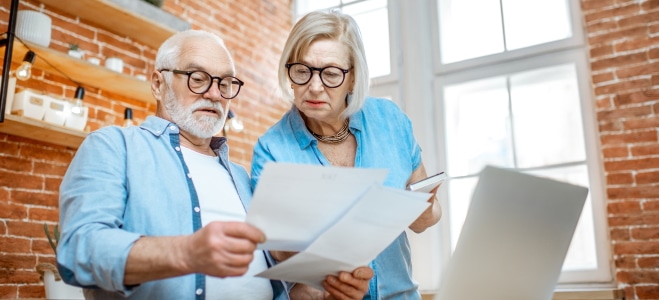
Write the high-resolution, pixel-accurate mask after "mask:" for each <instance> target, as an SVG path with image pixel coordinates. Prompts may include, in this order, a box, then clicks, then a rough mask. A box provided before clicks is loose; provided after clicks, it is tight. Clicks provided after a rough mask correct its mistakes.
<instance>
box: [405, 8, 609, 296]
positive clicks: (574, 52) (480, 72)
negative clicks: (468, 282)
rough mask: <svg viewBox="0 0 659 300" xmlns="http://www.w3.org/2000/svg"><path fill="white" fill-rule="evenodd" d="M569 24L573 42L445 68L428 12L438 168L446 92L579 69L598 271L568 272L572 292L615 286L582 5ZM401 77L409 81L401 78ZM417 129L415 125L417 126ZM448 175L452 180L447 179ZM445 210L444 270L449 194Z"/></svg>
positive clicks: (442, 162)
mask: <svg viewBox="0 0 659 300" xmlns="http://www.w3.org/2000/svg"><path fill="white" fill-rule="evenodd" d="M569 3H570V7H569V9H570V13H571V15H570V19H571V22H572V31H573V36H572V37H570V38H568V39H564V40H560V41H555V42H549V43H545V44H541V45H536V46H532V47H528V48H522V49H517V50H512V51H507V52H504V53H499V54H493V55H488V56H484V57H480V58H475V59H470V60H465V61H459V62H454V63H449V64H442V63H441V61H440V57H441V56H440V55H441V53H440V47H439V29H440V27H439V26H440V24H439V22H438V20H437V16H438V14H437V9H438V7H437V5H438V4H437V1H432V7H431V8H430V9H428V11H430V14H432V15H431V16H430V17H429V18H430V19H431V20H432V23H433V27H432V28H433V29H434V31H433V35H432V36H433V44H432V45H433V52H434V53H435V54H436V55H435V56H434V57H433V61H434V74H435V78H434V80H433V81H434V90H435V94H434V96H433V97H434V99H436V101H435V104H436V105H435V107H434V115H435V116H436V117H435V120H436V121H437V123H436V124H435V125H436V126H435V130H436V132H437V133H439V134H437V135H436V140H435V141H434V142H435V143H436V149H437V153H436V154H437V157H438V165H437V168H439V169H445V168H446V167H447V163H446V157H447V151H446V147H445V146H446V141H445V138H444V136H443V134H441V133H442V132H445V126H444V124H443V120H442V118H441V116H442V115H443V107H442V104H443V99H442V92H441V91H442V88H443V86H446V85H450V84H454V83H458V82H465V81H471V80H476V79H480V78H488V77H493V76H497V75H502V74H509V73H515V72H519V71H523V70H529V69H535V68H540V67H543V66H552V65H557V64H561V63H574V64H575V66H576V67H577V77H578V85H579V90H580V98H581V110H582V119H583V124H584V141H585V147H586V149H585V150H586V166H587V167H588V172H589V180H590V196H591V200H592V210H593V222H594V226H593V227H594V230H595V243H596V251H597V252H598V254H597V264H598V268H597V269H596V270H589V271H566V272H562V273H561V276H560V278H559V286H558V287H559V288H562V287H572V286H576V285H584V284H588V285H594V286H595V285H602V284H604V285H606V284H610V283H612V281H613V277H612V269H613V265H612V260H611V253H610V243H609V236H608V225H607V220H606V192H605V179H604V172H603V170H602V161H601V147H600V144H599V137H598V135H597V120H596V116H595V107H594V106H593V99H594V97H593V95H592V87H591V86H592V85H591V75H590V71H589V70H590V69H589V64H588V58H587V53H588V52H587V51H588V48H587V45H586V44H585V39H584V36H585V35H584V32H583V30H584V29H583V26H582V14H581V9H580V6H579V1H574V0H572V1H570V2H569ZM403 76H405V75H404V74H403ZM415 124H416V121H415ZM449 175H450V174H449ZM439 198H440V201H441V204H442V206H443V207H444V208H445V209H444V212H445V214H444V215H443V217H442V218H444V220H442V222H440V234H441V240H442V241H441V243H440V244H441V245H442V248H441V250H440V252H441V256H442V259H441V261H442V265H443V266H444V265H446V262H448V259H449V258H450V254H451V237H450V228H449V221H448V220H449V218H450V216H449V215H448V214H447V213H446V212H448V209H446V208H448V191H447V190H441V194H440V195H439Z"/></svg>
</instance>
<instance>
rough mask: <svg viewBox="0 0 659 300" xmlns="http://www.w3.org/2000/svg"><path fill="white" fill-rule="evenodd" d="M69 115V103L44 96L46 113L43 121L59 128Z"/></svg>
mask: <svg viewBox="0 0 659 300" xmlns="http://www.w3.org/2000/svg"><path fill="white" fill-rule="evenodd" d="M70 114H71V103H69V102H68V101H65V100H59V99H56V98H53V97H48V96H46V113H44V116H43V120H44V121H46V122H48V123H50V124H55V125H59V126H64V121H65V120H66V119H67V117H68V116H69V115H70Z"/></svg>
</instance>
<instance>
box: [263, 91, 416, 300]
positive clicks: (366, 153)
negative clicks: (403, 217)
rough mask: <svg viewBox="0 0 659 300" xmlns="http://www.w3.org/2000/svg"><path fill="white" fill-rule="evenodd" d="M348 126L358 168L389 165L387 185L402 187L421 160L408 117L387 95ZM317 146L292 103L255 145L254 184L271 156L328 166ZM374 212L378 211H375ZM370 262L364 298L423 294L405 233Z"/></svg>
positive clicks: (371, 101) (368, 105)
mask: <svg viewBox="0 0 659 300" xmlns="http://www.w3.org/2000/svg"><path fill="white" fill-rule="evenodd" d="M349 127H350V131H351V132H352V134H353V135H354V136H355V138H356V139H357V153H356V157H355V167H357V168H378V169H388V170H389V173H388V175H387V179H386V180H385V185H387V186H391V187H397V188H401V189H404V188H405V185H406V183H407V181H408V179H409V178H410V176H411V175H412V172H413V171H414V170H416V168H418V167H419V166H420V164H421V149H420V147H419V145H418V143H417V142H416V140H415V138H414V134H413V132H412V124H411V122H410V120H409V118H408V117H407V116H406V115H405V114H404V113H403V112H402V111H401V110H400V109H399V108H398V107H397V106H396V104H395V103H393V102H391V101H389V100H386V99H377V98H368V99H367V100H366V103H365V104H364V107H363V108H362V109H361V110H360V111H359V112H357V113H356V114H354V115H353V116H351V117H350V125H349ZM317 145H318V141H317V140H316V139H315V138H314V137H313V136H312V135H311V133H309V131H308V130H307V129H306V126H305V124H304V121H303V120H302V117H301V115H300V112H299V111H298V110H297V108H295V107H292V108H291V110H289V111H288V112H287V113H286V114H285V115H284V116H283V117H282V119H281V120H279V121H278V122H277V123H276V124H275V125H273V126H272V127H271V128H270V129H268V131H267V132H266V133H265V134H264V135H263V136H261V137H260V138H259V140H258V142H257V144H256V145H255V146H254V156H253V160H252V186H253V187H254V188H255V187H256V185H257V184H258V180H259V176H260V174H261V171H262V169H263V166H264V165H265V163H266V162H269V161H276V162H289V163H301V164H317V165H324V166H329V165H330V163H329V161H328V160H327V159H326V158H325V157H324V156H323V154H322V153H321V152H320V150H318V147H317ZM373 213H374V214H377V211H374V212H373ZM367 246H368V245H355V247H367ZM346 251H350V249H346ZM370 266H371V268H373V269H374V270H375V277H374V279H373V280H371V282H370V284H371V287H370V290H369V293H368V294H367V295H366V296H365V297H364V299H420V298H421V296H420V294H419V292H418V284H417V283H416V282H415V281H414V279H413V278H412V265H411V259H410V247H409V242H408V240H407V236H406V234H405V232H403V233H401V234H400V236H398V238H396V240H395V241H394V242H393V243H392V244H391V245H389V246H388V247H387V248H386V249H385V250H384V251H383V252H382V253H380V254H379V255H378V256H377V257H376V258H375V260H374V261H373V262H371V264H370Z"/></svg>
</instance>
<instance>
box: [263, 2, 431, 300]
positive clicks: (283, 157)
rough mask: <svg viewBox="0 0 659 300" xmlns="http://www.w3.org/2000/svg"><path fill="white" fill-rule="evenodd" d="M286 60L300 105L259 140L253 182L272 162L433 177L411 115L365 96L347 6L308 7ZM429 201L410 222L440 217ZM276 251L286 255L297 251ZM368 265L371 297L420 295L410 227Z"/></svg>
mask: <svg viewBox="0 0 659 300" xmlns="http://www.w3.org/2000/svg"><path fill="white" fill-rule="evenodd" d="M279 65H280V68H279V87H280V89H281V90H282V92H283V94H284V96H285V97H288V99H289V100H291V102H292V103H293V106H292V107H291V109H290V110H289V111H288V112H287V113H286V114H285V115H284V116H283V117H282V119H281V120H279V121H278V122H277V123H276V124H275V125H273V126H272V127H271V128H270V129H268V131H267V132H266V133H265V134H264V135H263V136H261V137H260V138H259V140H258V142H257V144H256V145H255V147H254V155H253V161H252V186H254V187H255V186H256V184H257V182H258V180H259V175H260V174H261V171H262V169H263V166H264V165H265V164H266V163H267V162H268V161H275V162H289V163H290V162H293V163H300V164H319V165H324V166H343V167H357V168H379V169H382V168H386V169H388V170H389V173H388V177H387V179H386V181H385V185H388V186H392V187H398V188H401V189H404V188H405V187H406V185H407V184H409V183H410V182H414V181H417V180H420V179H423V178H425V177H426V171H425V168H424V166H423V163H422V161H421V149H420V147H419V145H418V143H417V142H416V140H415V138H414V135H413V132H412V125H411V122H410V120H409V119H408V118H407V116H406V115H405V114H404V113H403V112H402V111H401V110H400V109H399V108H398V107H397V106H396V105H395V104H394V103H393V102H391V101H389V100H386V99H376V98H370V97H367V96H366V95H367V93H368V82H369V76H368V69H367V66H366V56H365V52H364V46H363V43H362V40H361V36H360V32H359V28H358V26H357V24H356V22H355V21H354V19H352V18H351V17H350V16H348V15H345V14H342V13H340V12H329V13H325V12H312V13H309V14H308V15H306V16H305V17H303V18H302V19H300V20H299V21H298V22H297V24H295V26H294V27H293V29H292V31H291V33H290V35H289V37H288V39H287V41H286V45H285V47H284V51H283V53H282V56H281V59H280V61H279ZM434 192H436V189H435V190H434V191H433V193H434ZM428 201H429V202H430V203H431V205H430V206H429V208H428V209H427V210H426V211H425V212H423V214H421V216H420V217H419V218H418V219H417V220H415V221H414V222H413V223H412V224H410V226H409V228H410V229H411V230H412V231H414V232H417V233H419V232H422V231H424V230H425V229H426V228H428V227H429V226H432V225H434V224H435V223H437V222H438V221H439V218H440V216H441V210H440V206H439V204H438V202H437V199H436V197H435V196H434V194H433V196H432V197H431V198H430V199H429V200H428ZM373 214H377V211H374V212H373ZM355 246H356V247H360V245H355ZM363 246H368V245H363ZM346 251H350V250H349V249H346ZM273 255H274V257H275V258H276V259H277V260H282V259H286V258H287V257H288V256H290V255H291V253H273ZM369 266H370V268H371V269H372V270H373V271H374V273H375V276H374V277H373V278H372V279H371V281H370V283H369V291H368V293H367V294H366V296H365V299H420V298H421V296H420V294H419V292H418V285H417V283H416V282H415V281H414V279H413V278H412V267H411V260H410V247H409V243H408V240H407V236H406V234H405V232H403V233H401V234H400V236H398V237H397V238H396V240H395V241H394V242H393V243H392V244H391V245H389V246H388V247H387V248H386V249H385V250H384V251H383V252H382V253H380V254H379V255H378V256H377V257H376V258H375V260H373V261H372V262H371V263H370V265H369Z"/></svg>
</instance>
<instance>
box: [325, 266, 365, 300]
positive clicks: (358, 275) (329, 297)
mask: <svg viewBox="0 0 659 300" xmlns="http://www.w3.org/2000/svg"><path fill="white" fill-rule="evenodd" d="M373 275H374V273H373V270H372V269H371V268H369V267H359V268H357V269H355V270H353V271H352V273H349V272H339V275H338V276H334V275H329V276H327V277H326V278H325V280H324V281H323V288H325V291H326V293H325V300H335V299H336V300H347V299H362V298H364V295H366V293H367V292H368V287H369V285H368V283H369V281H370V280H371V278H373Z"/></svg>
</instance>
